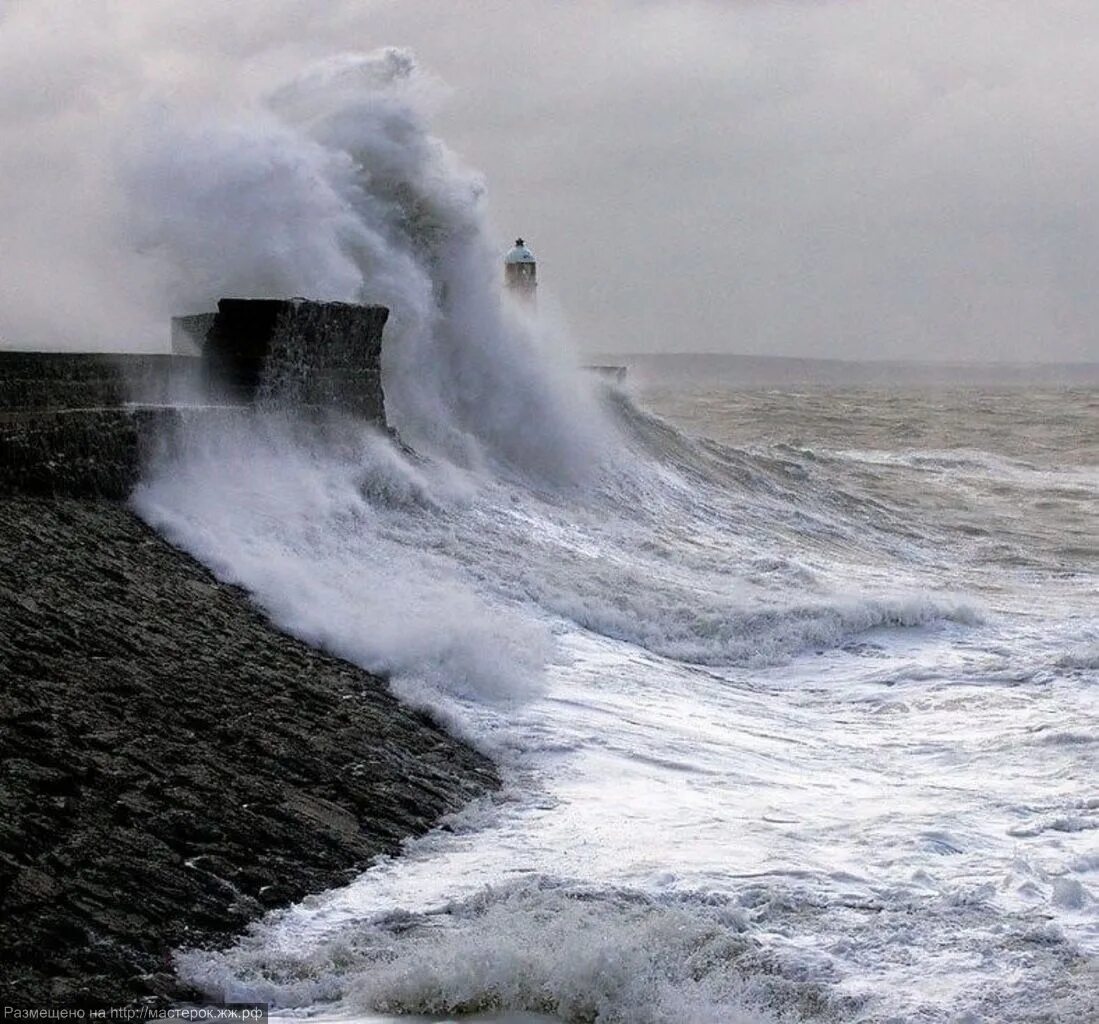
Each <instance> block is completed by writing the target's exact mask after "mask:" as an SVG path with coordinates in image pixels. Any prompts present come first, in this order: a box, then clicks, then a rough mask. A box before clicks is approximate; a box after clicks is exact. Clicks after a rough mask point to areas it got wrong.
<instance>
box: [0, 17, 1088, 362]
mask: <svg viewBox="0 0 1099 1024" xmlns="http://www.w3.org/2000/svg"><path fill="white" fill-rule="evenodd" d="M67 6H68V8H69V10H70V11H71V10H72V9H73V6H72V5H71V4H69V5H67ZM79 6H80V8H81V10H82V11H84V12H85V15H83V16H81V17H77V16H76V15H71V19H70V20H71V21H72V26H71V27H72V29H73V32H74V34H73V35H72V36H68V35H66V34H65V33H64V32H61V33H60V35H59V33H58V31H57V29H58V26H59V25H62V26H63V23H64V21H65V19H66V17H70V16H68V15H65V14H64V11H65V8H66V5H64V4H60V3H52V2H49V0H34V2H32V0H25V2H21V0H15V2H9V3H7V4H0V11H2V12H3V15H2V17H3V20H0V65H3V66H4V67H5V68H6V70H5V71H3V72H2V75H3V79H4V81H3V83H0V84H3V85H4V90H5V96H4V101H3V102H4V109H3V110H2V111H0V143H2V144H5V145H6V146H7V154H6V155H0V171H3V172H4V174H5V176H6V178H7V179H8V181H14V182H16V187H15V188H14V189H12V188H9V189H8V191H7V195H6V199H4V200H0V215H2V216H3V217H4V218H5V219H6V220H7V223H8V224H9V225H12V224H17V226H18V230H16V229H12V230H10V231H9V235H10V236H11V244H9V245H2V243H3V234H2V233H0V245H2V248H0V302H3V301H5V299H8V300H10V299H11V296H12V294H13V293H12V291H11V288H12V287H13V286H12V285H11V284H10V282H11V281H12V280H17V279H18V280H23V278H24V277H25V278H26V280H25V281H24V283H23V284H22V285H21V286H20V287H21V291H20V292H19V299H20V302H21V303H23V306H24V311H23V313H22V314H21V318H15V319H13V318H12V317H10V316H9V317H8V318H7V319H6V320H4V319H3V318H2V316H0V325H3V326H4V327H5V333H10V332H11V331H13V330H17V329H21V330H23V331H25V332H28V333H29V332H32V331H33V330H34V324H35V323H36V321H35V319H34V317H35V315H36V314H34V313H33V309H34V308H37V307H45V306H48V301H47V299H46V298H42V299H41V300H39V301H37V303H35V302H32V303H30V305H27V304H26V303H25V302H24V300H25V299H26V298H27V297H28V296H29V295H30V294H31V293H32V292H33V291H34V285H33V281H39V280H40V279H41V277H42V275H43V274H44V273H45V274H53V275H55V280H56V282H57V284H58V287H60V286H61V285H64V286H65V287H66V288H67V289H70V291H71V294H73V295H74V298H73V300H72V301H71V303H70V305H71V306H73V307H74V308H79V306H80V304H81V302H89V303H90V302H92V301H94V300H93V299H92V297H91V296H92V293H93V292H95V293H96V294H99V293H101V292H102V291H103V290H104V289H105V288H107V287H108V286H107V285H106V284H105V283H104V279H103V277H102V272H99V274H98V276H97V274H94V273H93V274H89V275H87V276H85V277H83V278H82V277H81V267H82V265H83V263H86V262H87V259H88V257H89V255H90V254H92V253H94V251H95V244H94V243H93V242H92V241H91V240H90V239H91V238H92V237H93V236H94V235H95V229H94V226H93V225H91V224H84V223H83V220H82V218H78V219H80V220H81V225H80V230H79V232H78V234H79V235H80V237H78V238H76V239H73V238H70V237H67V229H66V223H70V225H71V222H72V220H73V217H72V216H71V215H69V216H67V217H66V216H63V215H62V213H60V212H58V213H56V214H55V216H54V217H53V218H52V219H51V218H50V217H48V216H47V217H44V220H43V223H42V224H37V223H32V224H28V217H29V216H30V215H28V212H27V211H28V199H27V196H30V197H32V198H31V201H30V209H31V210H32V211H33V210H36V209H39V208H43V207H47V206H49V205H50V204H49V203H48V201H47V196H48V194H49V189H50V188H51V187H54V186H57V187H64V188H65V189H66V191H67V192H68V193H72V191H73V188H74V187H75V188H76V189H77V191H79V189H80V187H82V186H81V182H85V181H86V180H87V176H88V175H92V176H94V173H95V161H96V160H97V159H99V158H100V157H101V156H102V154H100V153H98V151H97V150H96V147H95V145H94V144H93V145H90V146H87V147H84V149H85V152H84V153H83V154H82V155H81V156H80V157H79V159H80V160H81V161H83V162H86V163H87V164H89V165H90V166H88V167H82V169H81V170H80V172H79V173H77V171H75V170H73V171H70V175H71V177H70V180H67V181H66V180H60V181H57V180H55V178H54V177H53V176H52V175H53V172H52V171H51V170H50V160H51V159H66V158H67V157H66V154H67V152H68V149H67V145H66V139H68V138H70V137H71V136H72V135H73V134H75V136H76V137H77V138H79V137H80V133H81V132H82V131H87V130H88V126H89V124H94V123H96V121H97V120H102V118H103V117H105V116H109V113H110V109H111V105H112V104H113V103H115V100H114V99H113V98H112V97H114V96H115V95H116V93H117V94H119V95H125V94H126V93H127V92H128V91H129V92H133V91H138V92H139V91H141V90H143V89H148V88H149V83H150V82H153V83H157V84H159V85H161V86H165V85H167V86H168V87H171V88H173V89H174V90H175V91H176V92H178V91H180V89H182V88H183V85H181V84H180V83H185V87H186V90H187V91H188V92H189V93H191V94H192V96H193V99H194V102H195V103H196V104H203V103H206V104H209V103H216V102H218V100H219V96H220V95H222V94H223V93H226V92H230V91H235V90H238V89H240V88H241V83H242V82H248V81H260V80H263V79H266V78H270V77H272V76H274V75H276V74H277V73H282V72H285V71H286V70H287V69H288V68H290V67H291V66H292V65H294V64H295V63H296V62H299V61H300V60H302V59H307V58H313V57H316V56H320V55H324V54H328V53H332V52H334V51H338V50H341V49H357V50H367V49H372V48H374V47H376V46H382V45H389V44H393V45H407V46H410V47H411V48H412V49H413V50H414V51H415V52H416V53H417V54H418V56H419V58H420V61H421V63H422V64H423V65H425V66H427V67H428V68H430V69H431V70H433V71H434V72H435V73H437V74H438V76H439V77H440V78H442V79H443V80H444V81H445V82H446V83H447V84H448V85H449V86H450V87H451V92H450V95H449V97H448V98H447V100H446V101H445V103H443V104H442V105H441V107H440V109H439V111H438V113H437V115H436V122H435V123H436V129H437V133H438V134H439V135H440V136H441V137H443V138H444V139H445V140H446V141H447V142H448V143H449V144H450V145H451V146H452V147H453V148H454V149H455V150H457V151H458V153H459V154H460V155H462V156H463V157H464V158H465V159H466V161H467V162H468V163H470V164H471V165H473V166H474V167H477V168H479V169H480V170H481V171H482V172H483V173H484V175H485V177H486V179H487V182H488V186H489V196H490V210H491V217H492V221H493V224H494V226H495V227H496V229H497V230H498V232H499V241H500V245H501V247H504V246H505V245H506V244H507V243H508V242H510V240H511V238H512V237H513V235H514V234H516V233H519V232H521V233H523V234H524V236H525V237H526V238H527V239H528V240H529V242H530V244H531V245H532V247H533V248H534V250H535V252H536V253H537V255H538V257H539V261H540V264H541V266H540V275H541V276H542V279H543V281H544V282H545V285H544V288H545V294H546V295H547V299H548V301H549V302H551V303H552V304H554V305H556V306H559V307H560V308H561V310H562V311H563V313H564V315H565V316H566V317H567V319H568V320H569V322H570V323H571V324H572V326H573V329H574V333H575V335H576V338H577V341H578V344H579V345H580V346H581V347H582V348H586V349H588V350H592V351H594V350H603V351H607V350H619V351H656V350H672V351H723V350H724V351H732V352H749V353H776V354H791V355H810V356H841V357H908V358H913V357H914V358H958V359H981V358H996V359H1014V358H1041V359H1064V360H1073V359H1076V360H1099V326H1097V325H1099V289H1097V288H1096V287H1095V281H1096V279H1097V277H1099V199H1097V197H1096V192H1095V186H1094V184H1093V182H1094V177H1095V163H1096V160H1097V158H1099V118H1097V117H1096V100H1095V97H1096V95H1099V5H1096V4H1095V3H1094V2H1093V0H1089V2H1076V0H1072V2H1060V0H1011V2H1002V3H993V2H969V3H961V2H941V0H888V2H886V0H881V2H877V3H870V2H854V0H846V2H838V0H837V2H816V3H813V2H781V3H780V2H766V0H760V2H744V3H741V2H732V0H727V2H694V3H692V2H683V0H679V2H674V3H673V2H658V0H649V2H640V0H639V2H634V3H626V2H619V3H610V2H602V0H585V2H582V3H581V2H575V3H567V2H551V0H529V2H525V3H514V2H511V0H507V2H504V0H500V2H495V0H493V2H490V0H463V2H453V0H451V2H445V3H444V2H438V3H434V2H426V0H405V2H373V3H372V2H363V0H354V2H352V0H316V2H312V3H304V2H302V3H296V2H287V0H267V2H263V3H259V2H252V0H239V2H237V3H234V4H224V3H218V4H212V3H205V2H198V3H192V4H187V5H180V4H177V3H175V2H172V3H167V2H164V3H161V2H160V0H144V2H143V3H142V4H140V5H135V4H123V3H110V2H102V3H101V2H99V0H87V3H86V6H84V5H79ZM127 8H129V9H127ZM42 12H45V13H42ZM87 12H91V13H90V14H88V13H87ZM51 19H52V20H51ZM58 19H60V21H59V20H58ZM93 26H94V27H93ZM14 29H17V30H18V31H14ZM36 31H37V32H40V34H39V35H36ZM86 33H90V34H86ZM37 42H40V43H41V48H40V50H39V51H38V52H35V50H34V44H35V43H37ZM13 61H14V62H15V69H14V70H13V63H12V62H13ZM16 84H18V88H15V85H16ZM97 104H98V105H99V108H97V109H96V110H95V111H94V114H95V117H94V118H93V119H92V120H91V121H89V117H90V116H91V115H89V114H88V108H89V106H90V105H93V106H94V105H97ZM103 104H106V107H107V109H106V113H105V112H104V110H103V109H100V108H101V107H102V105H103ZM66 133H68V134H66ZM13 140H15V141H16V142H17V143H18V146H17V149H18V152H17V153H16V154H14V155H13V153H12V149H11V146H12V144H13ZM104 158H105V157H104ZM28 166H30V167H33V168H36V173H34V174H28V173H27V168H28ZM24 179H26V186H25V189H24V191H25V193H26V194H25V195H20V188H21V187H22V186H21V184H20V183H21V182H23V181H24ZM62 179H64V176H62ZM89 199H90V201H91V204H92V206H93V208H95V210H96V215H97V216H98V217H99V218H100V222H101V223H105V222H106V221H108V220H109V209H107V206H109V204H108V203H107V201H106V200H103V199H102V198H101V197H98V196H91V197H89ZM70 201H71V199H70V198H66V199H64V200H63V202H62V205H63V204H64V203H65V202H70ZM86 206H87V203H84V204H83V206H82V209H83V208H84V207H86ZM30 219H31V220H32V221H33V217H31V218H30ZM32 229H33V233H34V234H35V238H36V241H38V242H41V246H40V249H41V252H39V253H34V252H31V253H29V254H27V259H26V260H24V261H22V265H21V266H20V267H19V268H15V267H14V266H13V263H12V261H13V259H17V258H18V257H17V255H14V254H13V248H14V247H15V246H16V245H18V243H19V242H20V240H21V239H25V238H26V237H28V235H29V234H30V233H32ZM51 246H52V247H54V248H55V250H56V252H57V254H58V255H57V257H56V259H53V258H51V257H50V247H51ZM21 248H24V249H25V248H26V247H25V246H24V247H21ZM31 248H33V247H31ZM5 275H7V276H8V279H9V284H8V288H7V291H5V290H4V289H5V285H4V284H3V283H2V279H3V277H4V276H5ZM21 275H22V276H21ZM81 282H82V284H81ZM112 284H113V285H115V286H117V287H118V288H119V289H120V290H121V291H122V292H125V290H126V289H127V288H132V287H133V282H132V281H128V282H127V281H121V282H120V281H114V282H112ZM47 294H48V293H47ZM53 294H54V295H55V296H56V294H57V292H56V290H54V292H53ZM28 310H30V311H28ZM40 313H41V315H43V316H44V315H46V313H45V311H43V310H40Z"/></svg>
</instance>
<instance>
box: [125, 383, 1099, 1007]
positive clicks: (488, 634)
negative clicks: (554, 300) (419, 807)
mask: <svg viewBox="0 0 1099 1024" xmlns="http://www.w3.org/2000/svg"><path fill="white" fill-rule="evenodd" d="M578 386H580V385H579V383H578ZM643 400H644V401H645V402H646V404H648V405H649V406H651V407H653V408H657V409H659V410H660V411H661V412H662V413H663V415H664V417H665V418H664V419H658V418H656V417H655V416H652V415H650V414H648V413H645V412H641V411H639V409H638V408H637V407H635V406H634V404H632V403H631V402H630V401H628V400H626V399H625V398H623V397H621V396H608V398H607V402H608V404H609V406H610V411H609V415H610V416H611V417H612V418H613V420H615V421H616V422H617V424H618V430H619V431H620V435H621V440H622V459H621V466H622V468H621V469H620V470H615V469H613V468H605V469H604V476H603V478H602V479H601V480H600V482H599V483H598V484H597V485H596V484H592V485H591V486H590V487H588V488H583V489H580V488H574V487H556V488H550V487H544V486H543V487H537V486H534V485H532V484H530V483H529V482H526V481H524V480H522V479H521V478H519V477H515V478H511V479H508V478H506V476H503V475H498V476H494V477H493V476H474V475H472V474H470V473H465V472H459V471H458V470H456V469H455V468H454V467H453V466H452V465H450V464H447V463H443V462H435V461H432V460H423V459H413V458H411V457H409V456H407V455H404V454H400V453H398V452H397V451H395V450H394V449H392V448H391V447H390V445H389V442H388V441H387V440H384V439H382V438H380V437H377V436H375V435H372V434H370V433H369V432H367V431H362V433H361V436H360V437H359V438H358V439H357V440H356V441H354V442H352V441H351V440H349V441H348V443H347V444H346V446H345V447H344V448H343V449H342V450H341V451H338V452H337V451H334V450H333V449H332V448H326V449H323V450H322V449H317V448H313V449H310V448H309V447H308V446H304V445H302V443H301V442H300V441H297V442H295V441H291V440H290V439H289V437H288V435H287V434H286V433H284V432H283V430H282V429H281V428H280V427H279V425H278V424H274V423H272V424H269V425H268V432H267V433H266V434H265V436H264V437H263V438H262V439H261V438H258V437H257V436H255V435H254V434H252V435H249V436H248V437H241V438H238V439H236V443H237V445H238V446H239V447H237V448H233V446H231V445H229V444H227V443H226V440H225V438H224V437H221V438H219V440H218V443H217V445H215V446H213V447H212V448H211V449H209V450H204V449H203V448H202V447H201V445H196V447H195V449H194V450H193V451H192V453H191V455H190V456H189V458H188V459H187V460H186V461H184V462H183V463H181V464H176V465H174V466H173V467H172V472H171V473H170V474H168V473H165V475H164V476H163V477H160V478H157V479H154V480H153V481H151V482H150V484H149V485H147V487H146V488H145V489H144V490H143V492H142V493H141V496H140V499H139V506H140V508H141V509H142V510H143V512H144V513H145V514H146V515H147V516H148V517H149V518H150V519H151V520H152V521H153V522H155V523H156V524H157V525H159V526H160V527H161V528H162V529H164V530H166V532H167V533H168V535H169V536H170V537H172V538H173V539H175V540H177V541H179V542H180V543H182V544H183V545H184V546H186V547H187V548H188V549H189V550H191V551H193V552H194V553H195V554H197V555H198V556H199V557H201V558H203V559H204V560H205V561H207V562H208V563H209V564H210V565H212V566H213V567H214V568H215V569H216V570H217V571H218V572H219V573H220V574H221V575H223V576H224V577H225V578H228V579H232V580H236V581H238V582H241V583H243V584H244V585H245V586H247V587H248V588H249V589H250V590H251V591H252V592H253V593H254V594H255V595H256V597H257V598H258V600H259V601H260V602H261V603H262V604H263V605H264V606H265V607H266V608H267V609H268V610H269V612H270V613H271V615H272V616H273V617H274V618H275V620H276V621H278V622H279V623H281V624H282V625H284V626H285V627H287V628H289V629H290V630H292V631H294V632H296V633H298V634H300V635H302V636H305V637H306V638H308V639H310V640H312V641H314V642H318V643H321V644H324V645H325V646H326V647H328V648H330V649H332V650H334V651H336V652H337V653H339V654H342V655H344V656H346V657H348V658H350V659H352V660H354V661H357V662H359V663H360V664H363V665H365V666H367V667H368V668H373V669H384V670H386V671H389V672H391V673H393V675H394V686H395V687H396V688H397V689H398V692H400V693H402V694H403V695H405V696H406V697H407V698H408V699H410V700H414V701H417V702H421V703H423V704H426V705H428V706H430V707H432V708H434V709H436V711H437V712H438V713H439V714H441V715H443V716H444V717H445V719H446V720H447V721H449V722H450V723H452V724H453V726H454V727H455V728H457V729H459V730H461V731H462V732H463V733H464V734H465V735H467V736H469V737H470V738H471V739H472V740H473V741H474V742H475V743H477V744H479V745H480V746H482V747H483V748H485V749H486V750H488V751H490V752H491V753H492V754H493V755H494V756H496V757H497V758H499V759H500V760H501V761H502V762H503V764H504V765H505V767H506V775H507V779H508V785H507V788H506V790H505V793H504V795H503V796H502V797H500V798H498V799H494V800H489V801H486V802H484V803H483V804H482V805H479V806H477V807H474V808H471V809H470V810H469V811H467V812H466V813H464V814H462V815H460V816H459V817H458V819H457V820H456V821H454V822H453V823H451V826H450V828H449V830H448V831H445V832H441V833H438V834H435V835H432V836H430V837H428V838H427V839H424V840H421V841H418V842H414V843H411V844H410V845H409V848H408V851H407V854H406V855H405V856H404V857H402V858H400V859H398V860H395V861H391V862H390V861H387V862H384V863H381V864H379V865H378V866H376V867H375V868H373V869H372V870H370V871H368V872H367V873H366V874H365V875H363V876H362V877H361V878H360V879H359V880H358V881H357V882H356V883H354V884H353V885H351V886H350V887H348V888H347V889H344V890H340V891H338V892H334V893H330V894H327V895H325V896H322V897H318V898H312V899H309V900H306V901H305V903H303V904H302V905H301V906H298V907H296V908H293V909H292V910H290V911H287V912H285V913H281V914H276V915H274V916H272V917H271V918H269V919H268V920H267V921H265V922H264V923H262V924H261V925H260V926H259V927H258V928H257V929H256V930H255V932H254V933H253V934H252V935H250V936H248V937H247V938H245V939H244V940H242V941H241V942H240V943H239V944H238V945H237V946H236V947H234V948H233V949H230V950H227V951H225V952H224V953H219V954H214V955H211V954H187V955H185V956H184V957H183V958H182V961H181V969H182V971H183V973H184V975H185V976H186V977H188V978H189V979H190V980H192V981H194V982H197V983H198V984H200V985H201V986H202V987H204V988H206V989H208V990H209V991H211V992H213V993H222V992H224V993H227V994H231V995H234V996H244V995H247V996H250V997H256V998H260V999H267V1000H271V1001H272V1002H273V1003H275V1004H276V1005H278V1006H282V1007H314V1008H316V1007H323V1008H326V1009H327V1010H328V1011H329V1012H336V1011H338V1012H341V1013H350V1014H352V1015H366V1014H369V1013H377V1012H392V1013H396V1012H400V1013H418V1014H434V1013H457V1012H462V1011H481V1012H484V1011H490V1010H511V1011H537V1012H542V1013H548V1014H552V1015H554V1016H556V1017H559V1018H561V1019H564V1020H600V1021H638V1022H642V1021H736V1020H745V1021H756V1020H762V1021H768V1020H840V1021H923V1020H926V1021H947V1020H951V1021H954V1020H972V1021H1004V1022H1008V1021H1012V1022H1015V1021H1024V1020H1060V1019H1064V1020H1070V1019H1071V1020H1081V1019H1085V1020H1086V1019H1088V1015H1089V1014H1092V1015H1094V1014H1096V1013H1097V1012H1099V1006H1097V1003H1096V999H1097V993H1099V974H1097V972H1096V963H1097V961H1096V955H1097V954H1099V789H1096V774H1095V769H1096V764H1097V758H1099V689H1097V686H1099V616H1097V614H1096V598H1097V596H1099V594H1097V586H1099V451H1097V449H1096V436H1097V432H1096V426H1097V424H1099V397H1097V396H1096V394H1095V393H1094V392H1087V391H1077V392H1073V391H1067V390H1059V391H1040V390H1029V391H1028V390H1013V391H1009V392H1002V393H989V392H982V391H980V390H964V391H963V390H955V391H949V390H941V391H935V392H911V391H889V390H876V391H862V392H847V393H845V392H836V391H814V390H812V389H809V390H802V391H800V392H798V391H791V390H771V391H748V392H743V391H734V390H728V389H725V390H723V389H721V388H714V387H710V388H709V389H701V388H697V387H690V386H680V387H678V388H675V389H670V388H665V389H662V390H660V391H656V392H652V393H650V394H648V395H647V396H645V398H644V399H643ZM675 421H678V422H680V423H682V424H684V425H687V426H689V428H690V430H691V431H692V432H695V433H696V434H697V435H702V434H703V433H705V434H708V435H709V439H704V438H703V437H702V436H694V437H692V436H690V435H689V434H688V433H686V432H680V430H678V429H676V428H675V427H673V426H672V423H673V422H675ZM333 1003H334V1004H336V1006H335V1007H333V1006H332V1005H330V1004H333Z"/></svg>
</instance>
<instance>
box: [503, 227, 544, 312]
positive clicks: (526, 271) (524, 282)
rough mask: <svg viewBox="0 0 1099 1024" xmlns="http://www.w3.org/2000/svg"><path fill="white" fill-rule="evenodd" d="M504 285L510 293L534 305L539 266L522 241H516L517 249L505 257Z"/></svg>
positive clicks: (519, 239)
mask: <svg viewBox="0 0 1099 1024" xmlns="http://www.w3.org/2000/svg"><path fill="white" fill-rule="evenodd" d="M504 284H505V285H506V287H507V289H508V291H509V292H511V294H512V295H514V296H515V297H516V298H518V299H520V300H521V301H522V302H526V303H529V304H530V305H532V306H533V305H534V297H535V296H534V292H535V289H537V287H538V264H537V263H536V262H535V260H534V253H532V252H531V251H530V250H529V249H528V248H527V246H526V243H525V242H524V241H523V240H522V239H521V238H517V239H515V248H513V249H511V250H510V251H509V252H508V254H507V255H506V256H505V257H504Z"/></svg>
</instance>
